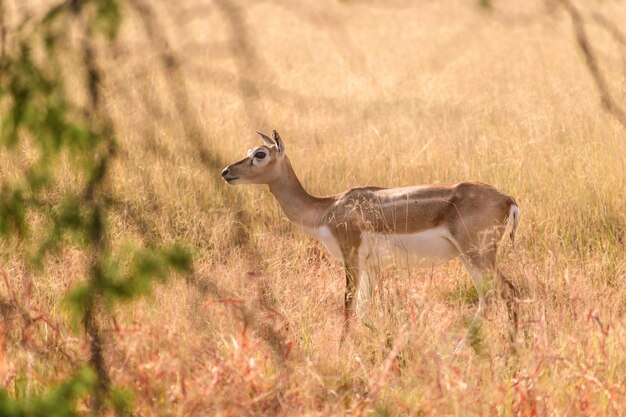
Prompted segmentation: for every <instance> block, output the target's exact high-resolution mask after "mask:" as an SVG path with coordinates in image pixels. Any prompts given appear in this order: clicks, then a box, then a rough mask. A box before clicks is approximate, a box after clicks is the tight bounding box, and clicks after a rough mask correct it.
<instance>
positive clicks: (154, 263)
mask: <svg viewBox="0 0 626 417" xmlns="http://www.w3.org/2000/svg"><path fill="white" fill-rule="evenodd" d="M126 252H129V253H132V254H131V255H130V259H129V260H127V261H126V260H125V258H126V257H128V255H126V256H124V255H117V256H113V255H107V256H106V257H105V258H104V259H103V260H102V262H100V263H99V264H97V265H95V266H94V269H95V270H94V271H92V276H93V278H92V279H90V280H88V281H87V282H85V283H84V284H81V285H78V286H76V287H74V288H73V289H72V290H71V291H70V292H69V294H68V296H67V299H66V304H67V305H68V306H69V312H70V315H71V316H72V319H73V323H74V324H75V325H77V324H78V323H79V322H80V321H81V320H82V319H83V316H84V314H85V311H87V308H88V307H89V305H90V303H91V302H92V300H93V299H94V298H95V297H96V296H102V297H103V299H104V302H105V305H106V306H107V307H108V308H112V307H113V306H114V305H115V303H117V302H124V301H131V300H133V299H136V298H137V297H140V296H145V295H149V294H150V292H151V290H152V284H153V283H154V282H155V281H156V282H164V281H165V280H166V279H167V277H168V276H169V275H170V274H171V273H173V272H189V271H190V270H191V267H192V258H191V255H190V254H189V251H188V250H186V249H185V248H183V247H182V246H180V245H172V246H170V247H165V248H157V249H140V250H135V249H133V248H128V249H127V250H126ZM124 264H125V265H126V266H125V267H123V265H124Z"/></svg>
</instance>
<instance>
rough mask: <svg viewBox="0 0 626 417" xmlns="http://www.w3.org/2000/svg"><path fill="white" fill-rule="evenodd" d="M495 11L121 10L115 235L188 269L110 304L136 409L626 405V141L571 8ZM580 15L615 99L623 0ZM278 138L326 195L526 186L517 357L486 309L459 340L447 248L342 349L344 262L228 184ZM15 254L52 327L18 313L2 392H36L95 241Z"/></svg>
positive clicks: (624, 61)
mask: <svg viewBox="0 0 626 417" xmlns="http://www.w3.org/2000/svg"><path fill="white" fill-rule="evenodd" d="M504 3H505V2H496V3H495V5H494V7H495V10H492V11H487V10H484V9H480V8H479V7H478V5H477V2H472V1H467V2H462V1H415V2H413V1H408V0H407V1H402V0H395V1H382V0H381V1H357V0H354V1H326V0H325V1H320V0H311V1H291V0H267V1H261V2H254V1H249V2H245V1H236V2H230V1H226V0H215V1H212V2H204V1H197V0H186V1H180V2H173V1H172V2H155V4H151V6H150V7H151V8H152V14H150V13H148V12H147V11H146V10H144V13H141V14H139V13H137V12H136V11H133V10H131V9H127V10H126V14H125V21H124V24H123V26H122V32H121V34H120V38H119V42H118V45H117V46H116V47H115V48H114V49H113V50H110V49H107V48H105V47H102V49H101V51H100V62H101V64H102V65H103V66H104V68H105V84H106V91H107V97H106V100H107V106H108V108H109V110H110V111H111V113H112V115H113V117H114V119H115V121H116V125H117V133H118V138H119V142H120V146H121V152H120V156H119V158H118V159H117V162H116V165H115V167H114V171H113V173H112V176H111V184H112V189H113V191H112V193H113V196H114V197H115V199H116V201H117V205H116V210H115V213H114V214H113V216H112V217H111V219H110V221H111V225H112V227H113V229H112V238H113V241H114V242H115V244H116V245H122V244H124V243H125V242H128V241H129V240H132V241H137V242H143V243H144V244H159V243H161V242H171V241H174V240H178V241H184V242H187V243H188V244H189V245H190V246H191V247H192V248H193V250H194V257H195V272H194V274H193V275H192V276H190V277H174V278H172V279H171V280H170V281H169V282H168V283H167V284H165V285H161V286H158V287H157V288H156V289H155V291H154V294H153V296H152V297H151V298H150V299H147V300H142V301H140V302H137V303H134V304H131V305H127V306H123V307H121V308H118V309H116V310H115V312H113V313H112V314H111V317H109V316H107V317H105V318H103V326H104V331H105V335H106V341H107V345H106V358H107V363H108V367H109V371H110V374H111V377H112V379H113V381H114V382H115V383H116V384H119V385H122V386H126V387H129V388H131V389H132V390H133V391H134V392H135V406H136V410H137V411H136V415H145V416H150V415H169V416H209V415H218V416H231V415H232V416H239V415H284V416H294V415H311V416H314V415H319V416H327V415H377V416H388V415H419V416H422V415H424V416H425V415H433V416H444V415H454V416H478V415H480V416H493V415H505V416H511V415H515V416H534V415H538V416H580V415H589V416H601V415H610V416H618V415H626V326H625V313H626V311H625V308H626V292H625V291H626V290H625V288H626V286H625V285H626V250H625V245H626V131H625V130H624V128H623V127H622V126H620V125H619V124H618V123H616V122H615V121H614V120H613V119H612V118H611V117H610V116H609V115H607V114H606V113H605V112H604V111H603V110H602V109H601V107H600V106H599V99H598V93H597V91H596V89H595V86H594V84H593V82H592V80H591V78H590V76H589V74H588V72H587V69H586V67H585V65H584V61H583V59H582V56H581V54H580V52H579V51H578V49H577V47H576V44H575V42H574V38H573V34H572V27H571V24H570V21H569V19H568V16H567V15H566V14H565V13H564V12H563V10H562V9H561V8H560V7H559V6H558V5H556V4H547V5H546V3H543V2H538V3H534V2H526V1H524V2H523V1H518V2H506V3H507V4H504ZM509 3H510V4H509ZM579 6H580V7H581V9H582V10H583V11H584V16H586V17H587V28H588V31H589V34H590V37H591V39H592V41H593V45H594V47H595V48H596V50H597V52H598V55H599V58H600V60H601V62H602V70H603V72H604V74H605V75H606V77H607V79H608V81H609V83H610V86H611V88H612V91H613V92H614V95H615V97H616V99H617V100H618V101H621V102H622V103H624V102H626V89H625V86H626V77H625V74H626V45H624V44H620V42H619V40H617V38H615V37H613V36H611V35H610V33H609V32H608V31H606V30H604V29H603V28H602V27H601V26H599V25H597V24H596V23H594V21H593V20H591V18H590V16H591V11H592V8H593V10H595V11H597V12H600V13H602V15H603V16H605V17H607V18H608V19H609V20H610V21H612V22H614V23H615V24H616V25H619V22H624V21H626V5H625V4H624V3H623V2H618V1H607V2H602V3H600V2H590V3H588V4H579ZM150 30H153V31H152V32H150ZM146 32H150V33H152V34H151V35H150V36H147V35H146ZM622 33H625V34H626V31H624V30H622ZM166 61H167V62H166ZM273 128H275V129H277V130H279V131H280V132H281V135H282V136H283V138H284V139H285V142H286V146H287V152H288V154H289V155H290V158H291V161H292V162H293V164H294V166H295V170H296V172H297V174H298V175H299V176H300V177H301V179H302V181H303V183H304V185H305V186H306V187H307V188H308V189H309V191H310V192H311V193H314V194H318V195H322V194H332V193H337V192H340V191H343V190H345V189H346V188H348V187H351V186H356V185H381V186H401V185H410V184H421V183H437V182H457V181H461V180H466V179H473V180H479V181H484V182H488V183H490V184H493V185H495V186H496V187H498V188H499V189H501V190H503V191H505V192H507V193H509V194H511V195H513V196H515V197H516V199H517V200H518V202H519V205H520V208H521V212H522V221H521V226H520V230H519V235H518V241H517V244H516V249H515V250H513V249H512V248H511V246H510V244H509V243H508V242H506V243H505V244H504V245H503V249H504V250H503V251H502V253H501V256H500V259H501V265H502V267H503V268H504V269H505V270H506V271H507V272H508V274H509V275H510V276H511V277H512V278H513V279H514V280H515V281H516V282H518V283H519V285H520V286H521V287H522V288H523V293H524V299H523V300H520V308H521V310H522V331H521V332H520V334H519V337H518V342H517V346H516V353H515V352H514V351H513V349H512V348H511V346H510V345H509V343H508V342H507V338H506V315H505V313H504V307H503V305H502V303H501V302H500V301H498V300H497V299H493V300H492V303H491V306H490V308H489V310H488V312H487V315H486V319H485V320H484V321H483V325H482V327H481V329H480V331H479V332H478V333H477V334H476V337H475V339H474V345H473V347H469V348H467V349H466V350H465V351H463V352H462V354H461V355H458V356H453V355H452V350H453V348H454V346H455V344H456V342H458V340H459V339H460V337H461V336H462V335H463V332H464V330H465V325H466V323H467V319H468V318H469V317H471V316H472V315H473V313H474V311H475V309H476V299H475V294H474V292H473V291H472V288H471V281H470V279H469V277H468V275H467V274H466V272H465V271H464V270H463V269H462V267H461V266H460V264H459V263H458V262H453V263H451V264H450V265H449V266H447V267H440V268H436V269H434V270H424V271H412V272H411V273H407V272H403V271H386V272H385V274H384V277H383V279H382V280H381V282H382V285H380V287H379V289H378V290H377V293H376V297H377V302H378V305H377V310H376V311H377V318H376V329H375V330H370V329H368V328H365V327H362V326H355V328H354V331H353V332H352V334H351V336H350V337H349V338H348V341H347V342H346V344H345V345H343V346H341V347H340V345H339V335H340V323H341V318H342V313H341V305H342V291H343V288H342V286H343V283H344V278H343V275H342V272H341V267H340V265H339V264H338V263H337V262H336V261H335V260H333V259H331V258H330V256H329V255H328V254H326V253H325V251H324V249H323V247H322V246H321V245H320V244H318V243H316V242H314V241H312V240H311V239H310V238H308V237H306V236H305V235H304V234H303V233H302V232H300V231H299V230H297V229H296V228H295V227H293V226H292V225H290V224H289V223H288V221H287V220H286V218H285V217H284V216H283V215H282V213H281V212H280V209H279V207H278V206H277V204H276V203H275V202H274V201H273V200H272V198H271V195H270V194H269V193H268V192H267V190H266V189H265V187H261V186H256V187H255V186H248V187H227V186H225V185H224V184H222V182H221V181H220V179H219V171H220V169H221V168H222V167H223V166H224V165H226V164H228V163H230V162H233V161H235V160H238V159H240V158H241V157H242V155H243V153H244V152H245V150H246V149H248V148H249V147H251V146H253V145H254V144H256V143H259V142H258V138H257V137H256V136H255V133H254V131H255V130H262V131H270V130H271V129H273ZM5 162H6V158H5ZM14 163H17V162H15V161H14ZM5 167H6V168H4V175H10V172H11V165H10V162H6V163H5ZM59 177H60V178H62V183H63V184H64V185H63V187H72V186H73V183H72V178H71V176H70V175H66V174H65V173H64V172H62V171H61V172H59ZM59 192H61V191H59ZM1 248H2V251H3V252H4V254H5V257H4V258H3V259H4V260H3V265H2V276H3V278H2V280H0V297H1V299H2V300H3V303H5V304H7V303H9V302H12V303H13V304H19V305H20V306H22V307H23V308H24V309H26V310H28V311H30V312H31V313H32V315H33V317H36V316H37V315H38V314H41V315H42V317H43V318H45V320H43V319H42V320H38V321H30V320H24V319H22V318H20V317H21V316H19V315H16V314H8V313H7V314H5V315H4V316H3V317H4V322H3V324H2V326H4V328H3V330H4V332H0V347H1V349H0V383H2V384H6V386H7V387H8V389H9V392H10V393H12V394H13V395H17V396H21V395H28V394H32V393H34V392H37V391H39V390H41V389H43V388H44V387H45V386H47V385H48V384H50V383H51V382H53V381H55V380H58V379H61V378H63V377H64V376H65V375H67V374H68V373H69V372H71V371H72V370H73V369H75V367H76V366H77V365H78V364H79V363H81V361H84V360H86V358H87V356H88V348H87V340H86V338H85V337H84V335H82V333H81V332H80V331H73V330H72V329H71V327H70V325H69V323H68V320H67V316H66V315H65V314H64V312H63V308H62V305H63V304H62V300H63V295H64V294H65V292H66V290H67V288H68V287H70V286H71V285H72V284H73V283H75V282H78V281H80V280H82V279H83V276H84V263H85V262H84V261H85V259H84V257H85V255H84V254H83V253H82V252H81V251H79V250H77V249H68V250H66V251H64V252H63V254H61V255H60V256H59V257H58V258H55V259H51V260H50V266H49V268H48V270H47V271H46V272H45V273H37V274H35V273H33V272H29V270H28V269H26V268H24V267H23V262H22V255H21V253H22V252H21V251H20V247H19V246H18V245H16V244H13V243H11V242H8V243H7V242H5V243H2V246H1ZM11 300H13V301H11ZM2 338H3V340H2Z"/></svg>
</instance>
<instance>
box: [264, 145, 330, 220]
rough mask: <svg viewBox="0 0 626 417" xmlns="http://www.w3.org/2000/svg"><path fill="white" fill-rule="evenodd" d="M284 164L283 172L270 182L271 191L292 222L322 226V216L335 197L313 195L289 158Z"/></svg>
mask: <svg viewBox="0 0 626 417" xmlns="http://www.w3.org/2000/svg"><path fill="white" fill-rule="evenodd" d="M284 158H285V159H286V158H287V156H285V157H284ZM283 166H284V169H283V172H281V175H280V177H279V178H278V180H277V181H274V182H272V183H270V184H268V185H269V187H270V192H271V193H272V195H274V198H276V200H277V201H278V204H280V207H281V208H282V209H283V212H284V213H285V215H286V216H287V218H288V219H289V220H290V221H291V222H293V223H295V224H296V225H297V226H300V227H302V228H313V229H316V228H318V227H321V226H322V217H323V216H324V214H325V213H326V211H327V210H328V209H329V208H330V206H331V205H332V203H333V202H334V199H333V198H332V197H326V198H320V197H315V196H312V195H311V194H309V193H308V192H307V191H306V190H305V189H304V187H303V186H302V184H301V183H300V180H299V179H298V177H297V176H296V173H295V172H294V171H293V168H292V167H291V163H290V162H289V160H288V159H286V160H285V161H284V165H283Z"/></svg>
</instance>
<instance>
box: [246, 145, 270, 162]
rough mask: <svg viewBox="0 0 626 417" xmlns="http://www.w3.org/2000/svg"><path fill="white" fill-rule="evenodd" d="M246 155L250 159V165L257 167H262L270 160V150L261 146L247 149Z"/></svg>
mask: <svg viewBox="0 0 626 417" xmlns="http://www.w3.org/2000/svg"><path fill="white" fill-rule="evenodd" d="M247 156H248V157H249V158H251V159H252V165H254V166H257V167H263V166H265V165H267V163H268V162H269V161H270V152H269V151H268V150H267V148H263V147H258V148H252V149H249V150H248V153H247Z"/></svg>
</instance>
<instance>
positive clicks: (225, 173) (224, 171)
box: [222, 168, 228, 178]
mask: <svg viewBox="0 0 626 417" xmlns="http://www.w3.org/2000/svg"><path fill="white" fill-rule="evenodd" d="M227 175H228V168H224V170H223V171H222V178H224V177H226V176H227Z"/></svg>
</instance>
